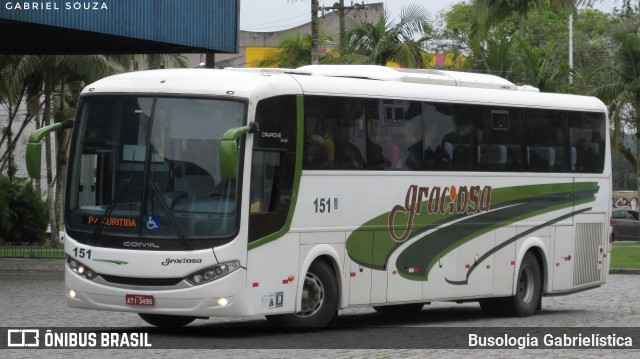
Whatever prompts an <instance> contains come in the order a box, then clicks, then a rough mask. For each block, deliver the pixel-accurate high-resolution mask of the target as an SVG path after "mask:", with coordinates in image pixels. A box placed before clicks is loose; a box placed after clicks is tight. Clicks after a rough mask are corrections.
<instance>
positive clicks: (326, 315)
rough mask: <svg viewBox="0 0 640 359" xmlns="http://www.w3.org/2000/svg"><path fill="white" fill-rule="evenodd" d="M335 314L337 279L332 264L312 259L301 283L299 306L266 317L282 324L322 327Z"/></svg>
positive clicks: (336, 307)
mask: <svg viewBox="0 0 640 359" xmlns="http://www.w3.org/2000/svg"><path fill="white" fill-rule="evenodd" d="M337 316H338V282H337V281H336V277H335V274H334V272H333V270H332V269H331V267H329V265H328V264H327V263H325V262H323V261H315V262H313V263H312V264H311V266H310V267H309V270H308V271H307V274H306V275H305V278H304V284H303V286H302V310H301V311H300V312H298V313H294V314H281V315H270V316H267V320H268V321H269V322H270V323H272V324H276V325H278V326H281V327H285V328H309V329H311V328H324V327H326V326H327V325H329V324H330V323H331V322H332V321H333V320H334V319H335V318H336V317H337Z"/></svg>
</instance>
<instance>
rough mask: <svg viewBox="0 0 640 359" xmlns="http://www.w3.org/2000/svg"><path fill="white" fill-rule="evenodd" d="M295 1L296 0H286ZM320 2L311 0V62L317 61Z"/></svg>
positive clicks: (315, 62)
mask: <svg viewBox="0 0 640 359" xmlns="http://www.w3.org/2000/svg"><path fill="white" fill-rule="evenodd" d="M287 1H292V2H296V1H297V0H287ZM319 8H320V3H319V1H318V0H311V64H312V65H315V64H317V63H318V32H319V28H320V21H319V20H318V9H319Z"/></svg>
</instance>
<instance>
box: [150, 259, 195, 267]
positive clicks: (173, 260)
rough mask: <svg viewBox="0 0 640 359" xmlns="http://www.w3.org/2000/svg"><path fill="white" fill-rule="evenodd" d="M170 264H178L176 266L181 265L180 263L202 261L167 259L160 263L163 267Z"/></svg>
mask: <svg viewBox="0 0 640 359" xmlns="http://www.w3.org/2000/svg"><path fill="white" fill-rule="evenodd" d="M171 263H178V264H182V263H202V259H200V258H193V259H192V258H176V259H174V258H167V259H165V260H164V262H162V263H160V264H162V265H163V266H168V265H169V264H171Z"/></svg>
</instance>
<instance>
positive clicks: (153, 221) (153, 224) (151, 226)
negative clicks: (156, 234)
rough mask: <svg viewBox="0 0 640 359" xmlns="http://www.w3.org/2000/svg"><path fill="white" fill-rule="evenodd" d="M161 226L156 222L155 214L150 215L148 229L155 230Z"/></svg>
mask: <svg viewBox="0 0 640 359" xmlns="http://www.w3.org/2000/svg"><path fill="white" fill-rule="evenodd" d="M159 228H160V226H158V223H156V218H153V216H149V219H148V220H147V229H148V230H150V231H153V230H155V229H159Z"/></svg>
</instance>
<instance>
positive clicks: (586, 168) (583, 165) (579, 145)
mask: <svg viewBox="0 0 640 359" xmlns="http://www.w3.org/2000/svg"><path fill="white" fill-rule="evenodd" d="M605 133H606V131H605V117H604V114H601V113H589V112H569V141H570V144H571V156H572V166H571V170H572V172H583V173H601V172H602V170H603V169H604V151H605V138H606V137H605ZM574 155H575V162H574V161H573V158H574Z"/></svg>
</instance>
